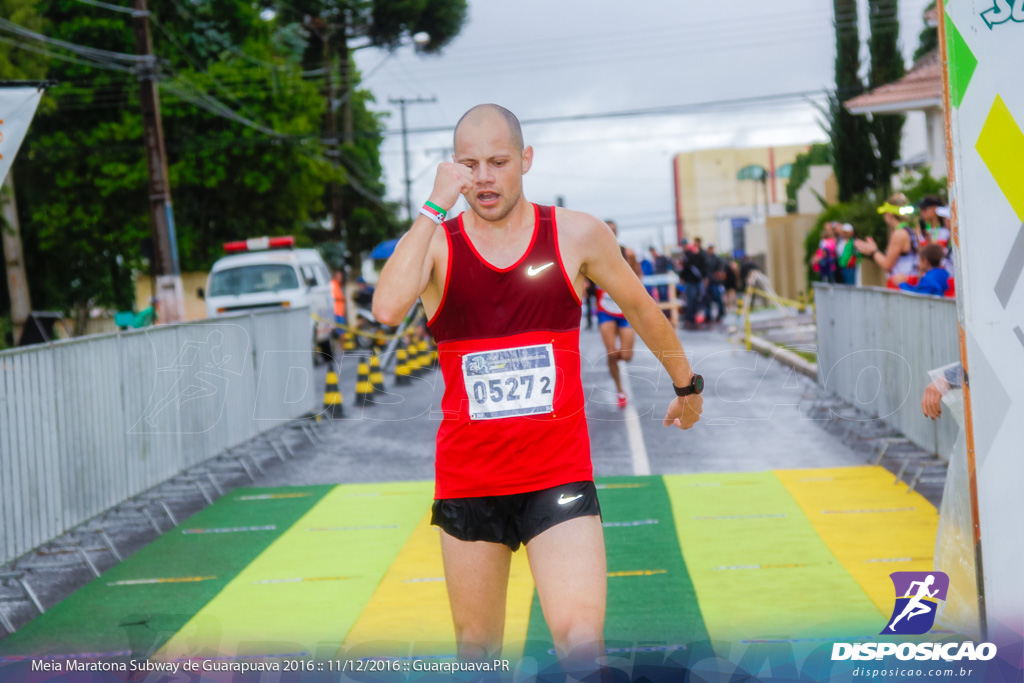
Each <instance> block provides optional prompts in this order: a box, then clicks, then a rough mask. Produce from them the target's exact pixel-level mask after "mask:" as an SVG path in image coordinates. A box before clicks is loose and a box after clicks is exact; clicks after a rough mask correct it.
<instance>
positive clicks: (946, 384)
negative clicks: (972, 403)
mask: <svg viewBox="0 0 1024 683" xmlns="http://www.w3.org/2000/svg"><path fill="white" fill-rule="evenodd" d="M932 373H933V375H935V374H938V376H937V377H935V379H934V380H932V381H931V382H930V383H929V384H928V386H927V387H925V388H924V394H923V395H922V396H921V412H922V413H924V416H925V417H930V418H931V419H933V420H937V419H939V418H940V417H942V397H943V396H944V395H945V394H946V392H948V391H949V390H950V389H959V388H961V387H962V386H963V381H964V366H963V365H962V364H961V363H953V364H951V365H947V366H946V367H944V368H942V369H940V370H933V371H932Z"/></svg>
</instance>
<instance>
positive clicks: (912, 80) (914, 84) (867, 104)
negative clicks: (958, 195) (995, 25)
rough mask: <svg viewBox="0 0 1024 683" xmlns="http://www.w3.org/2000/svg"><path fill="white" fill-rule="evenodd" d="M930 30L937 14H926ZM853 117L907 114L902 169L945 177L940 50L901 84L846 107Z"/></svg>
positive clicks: (870, 93)
mask: <svg viewBox="0 0 1024 683" xmlns="http://www.w3.org/2000/svg"><path fill="white" fill-rule="evenodd" d="M924 18H925V22H926V23H927V25H928V26H932V27H934V26H937V25H938V11H937V10H934V9H932V10H929V11H928V12H926V13H925V16H924ZM845 106H846V109H847V111H849V112H850V113H851V114H863V115H867V114H871V115H872V116H885V115H892V114H906V115H907V125H906V126H904V135H903V155H902V156H903V158H902V159H901V160H900V161H899V162H897V165H898V166H900V167H902V168H910V169H914V168H920V167H922V166H930V167H931V169H932V171H933V175H935V176H937V177H941V176H944V175H945V174H946V135H945V125H946V124H945V120H944V118H943V114H942V58H941V56H940V54H939V50H933V51H932V52H929V53H928V54H926V55H925V56H923V57H921V58H920V59H919V60H917V62H915V63H914V66H913V67H911V69H910V71H908V72H907V73H906V75H904V76H903V77H902V78H900V79H899V80H896V81H893V82H892V83H886V84H885V85H880V86H878V87H877V88H874V89H873V90H870V91H868V92H866V93H864V94H862V95H858V96H857V97H854V98H853V99H851V100H847V101H846V103H845Z"/></svg>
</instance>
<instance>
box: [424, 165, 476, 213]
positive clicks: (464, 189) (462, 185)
mask: <svg viewBox="0 0 1024 683" xmlns="http://www.w3.org/2000/svg"><path fill="white" fill-rule="evenodd" d="M472 190H473V172H472V171H471V170H469V167H468V166H463V165H462V164H456V163H452V162H451V161H445V162H444V163H442V164H439V165H438V167H437V175H436V176H434V190H433V191H432V192H431V193H430V201H432V202H433V203H434V204H437V205H438V206H440V207H441V208H442V209H444V210H445V211H450V210H451V208H452V207H453V206H455V202H457V201H458V200H459V195H460V194H466V193H468V192H471V191H472Z"/></svg>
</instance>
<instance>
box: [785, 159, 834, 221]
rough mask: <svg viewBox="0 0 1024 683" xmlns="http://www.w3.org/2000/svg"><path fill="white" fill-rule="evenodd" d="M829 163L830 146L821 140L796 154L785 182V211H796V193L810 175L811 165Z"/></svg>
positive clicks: (830, 160)
mask: <svg viewBox="0 0 1024 683" xmlns="http://www.w3.org/2000/svg"><path fill="white" fill-rule="evenodd" d="M831 163H832V146H831V145H829V144H825V143H821V142H816V143H814V144H813V145H811V148H810V149H809V150H807V151H806V152H804V153H803V154H797V155H796V160H795V161H793V168H792V170H790V172H789V182H787V183H786V211H788V212H789V213H796V210H797V205H796V194H797V192H799V191H800V188H801V187H803V185H804V183H806V182H807V179H808V178H810V177H811V166H821V165H823V164H831Z"/></svg>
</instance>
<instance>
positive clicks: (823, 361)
mask: <svg viewBox="0 0 1024 683" xmlns="http://www.w3.org/2000/svg"><path fill="white" fill-rule="evenodd" d="M814 300H815V304H816V320H817V328H818V383H819V384H820V385H821V387H822V388H823V389H824V390H825V391H827V392H828V393H830V394H832V395H834V396H836V397H838V398H840V399H842V400H844V401H846V402H847V403H850V404H852V405H853V406H855V407H857V408H858V409H860V410H861V411H863V412H864V413H866V414H867V415H868V416H869V419H882V420H884V421H885V422H886V424H888V425H889V426H891V427H892V428H893V429H895V430H898V431H899V432H901V433H903V435H904V436H906V437H907V438H908V439H910V440H911V441H912V442H913V443H915V444H917V445H918V446H920V447H921V448H922V449H924V450H926V451H928V452H930V453H934V454H935V455H937V456H939V457H941V458H943V459H948V457H949V453H950V451H951V450H952V448H953V444H954V442H955V440H956V435H957V426H956V424H955V421H954V420H953V419H952V418H949V417H948V416H943V417H942V418H940V419H939V420H934V421H933V420H931V419H930V418H927V417H925V416H924V414H923V413H922V412H921V396H922V394H923V393H924V389H925V387H926V386H927V385H928V383H929V381H930V378H929V376H928V371H929V370H932V369H934V368H937V367H941V366H944V365H947V364H949V363H953V362H956V361H957V360H959V358H960V343H959V338H958V334H957V311H956V302H955V301H954V300H953V299H944V298H941V297H935V296H922V295H917V294H910V293H907V292H902V291H899V290H892V289H884V288H880V287H848V286H845V285H829V284H823V283H815V285H814Z"/></svg>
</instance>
